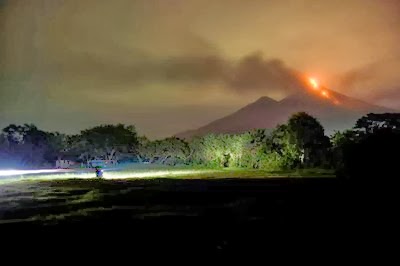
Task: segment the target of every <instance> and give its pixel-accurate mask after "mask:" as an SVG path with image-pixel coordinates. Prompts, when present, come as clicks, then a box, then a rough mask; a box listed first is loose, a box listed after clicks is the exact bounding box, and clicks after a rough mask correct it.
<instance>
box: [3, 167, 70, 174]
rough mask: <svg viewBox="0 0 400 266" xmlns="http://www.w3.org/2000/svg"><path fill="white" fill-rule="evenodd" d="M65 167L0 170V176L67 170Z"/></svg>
mask: <svg viewBox="0 0 400 266" xmlns="http://www.w3.org/2000/svg"><path fill="white" fill-rule="evenodd" d="M68 171H69V170H65V169H39V170H15V169H10V170H0V176H13V175H29V174H49V173H63V172H68Z"/></svg>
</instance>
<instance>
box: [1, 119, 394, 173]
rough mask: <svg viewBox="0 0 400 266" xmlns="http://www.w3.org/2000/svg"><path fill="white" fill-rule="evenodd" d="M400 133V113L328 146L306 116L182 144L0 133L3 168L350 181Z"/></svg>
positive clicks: (94, 131) (112, 133) (90, 133)
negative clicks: (334, 173) (323, 173)
mask: <svg viewBox="0 0 400 266" xmlns="http://www.w3.org/2000/svg"><path fill="white" fill-rule="evenodd" d="M399 129H400V115H399V114H368V115H366V116H364V117H362V118H360V119H359V120H358V121H357V123H356V124H355V126H354V128H352V129H349V130H347V131H344V132H336V133H335V134H334V135H333V136H331V138H330V139H329V138H328V137H327V136H325V134H324V128H323V127H322V126H321V124H320V123H319V122H318V121H317V119H315V118H314V117H312V116H310V115H308V114H307V113H304V112H301V113H296V114H293V115H292V116H291V117H290V118H289V119H288V121H287V123H286V124H283V125H278V126H277V127H276V128H275V129H274V130H272V132H271V131H268V130H265V129H258V130H253V131H249V132H245V133H242V134H209V135H205V136H201V137H195V138H193V139H190V140H188V141H186V140H182V139H179V138H176V137H170V138H166V139H162V140H154V141H151V140H148V139H147V138H146V137H144V136H142V137H139V136H138V135H137V133H136V130H135V127H134V126H126V125H122V124H118V125H101V126H97V127H93V128H90V129H86V130H83V131H81V132H80V134H77V135H71V136H66V135H63V134H60V133H57V132H56V133H52V132H46V131H43V130H40V129H38V128H37V127H36V126H34V125H27V124H25V125H9V126H8V127H6V128H4V129H3V131H2V134H0V167H5V166H8V167H16V166H18V167H40V166H49V165H54V162H55V160H56V159H57V158H61V159H62V158H69V159H70V160H73V161H76V162H84V163H86V162H88V161H89V160H92V159H104V160H116V161H119V162H122V161H124V160H128V161H129V160H130V161H135V162H138V163H152V164H166V165H182V164H186V165H193V166H205V167H215V168H223V167H235V168H253V169H267V170H281V169H293V168H311V167H324V168H335V169H337V170H338V172H339V173H340V174H342V175H349V176H351V175H352V173H353V172H354V171H357V170H355V169H356V167H357V165H359V164H360V162H359V161H357V158H358V159H359V158H364V157H365V156H367V158H364V161H371V158H374V157H373V156H372V155H371V154H370V153H369V152H368V149H369V147H370V146H371V145H372V146H371V147H372V148H374V149H376V151H377V153H376V154H379V153H380V154H379V156H381V158H385V157H384V155H385V154H384V151H383V150H379V147H380V146H379V145H378V144H377V143H378V142H377V139H380V138H382V140H380V141H381V143H382V145H383V146H382V145H381V146H382V147H383V148H384V149H392V148H393V147H397V146H396V145H397V143H398V139H399V136H400V133H399ZM383 138H386V139H383ZM387 140H390V141H391V143H392V144H390V143H389V142H388V141H387ZM385 143H386V144H387V146H388V147H384V145H385ZM368 145H369V146H368ZM373 145H376V147H375V146H373ZM386 154H387V153H386ZM375 160H376V161H382V160H380V159H379V158H375ZM386 160H388V161H390V158H386ZM371 163H372V162H371ZM360 167H361V166H360Z"/></svg>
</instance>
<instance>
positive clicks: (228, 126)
mask: <svg viewBox="0 0 400 266" xmlns="http://www.w3.org/2000/svg"><path fill="white" fill-rule="evenodd" d="M321 91H322V92H323V95H321ZM296 112H306V113H308V114H310V115H312V116H314V117H316V118H317V119H318V120H319V121H320V123H321V124H322V125H323V126H324V128H325V132H326V134H327V135H330V134H332V133H333V132H334V131H335V130H344V129H350V128H352V127H353V126H354V124H355V122H356V121H357V119H358V118H360V117H361V116H363V115H366V114H368V113H392V112H396V111H395V110H392V109H389V108H385V107H382V106H377V105H373V104H369V103H366V102H363V101H361V100H357V99H354V98H351V97H348V96H346V95H343V94H341V93H338V92H335V91H332V90H328V89H326V88H321V90H320V91H318V92H317V91H313V90H304V91H299V92H297V93H295V94H292V95H290V96H288V97H286V98H284V99H282V100H281V101H275V100H274V99H271V98H269V97H266V96H264V97H261V98H259V99H258V100H257V101H255V102H253V103H251V104H249V105H246V106H245V107H243V108H241V109H239V110H238V111H236V112H234V113H232V114H230V115H228V116H225V117H223V118H220V119H218V120H215V121H213V122H211V123H209V124H207V125H205V126H203V127H200V128H198V129H195V130H188V131H185V132H181V133H178V134H176V135H175V136H176V137H178V138H183V139H190V138H193V137H195V136H203V135H206V134H210V133H214V134H222V133H224V134H230V133H241V132H245V131H249V130H252V129H260V128H263V129H271V130H272V129H273V128H275V127H276V126H277V125H278V124H283V123H286V121H287V120H288V118H289V117H290V116H291V115H292V114H293V113H296Z"/></svg>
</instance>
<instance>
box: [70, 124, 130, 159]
mask: <svg viewBox="0 0 400 266" xmlns="http://www.w3.org/2000/svg"><path fill="white" fill-rule="evenodd" d="M67 142H68V146H69V148H68V152H69V153H70V154H76V155H78V157H79V158H80V159H81V160H83V161H88V160H90V159H95V158H98V159H108V160H111V159H115V160H118V159H119V156H120V154H123V153H131V154H135V153H136V150H137V148H138V138H137V133H136V130H135V127H134V126H125V125H123V124H118V125H101V126H96V127H93V128H90V129H86V130H83V131H81V133H80V134H79V135H75V136H71V137H69V139H68V141H67Z"/></svg>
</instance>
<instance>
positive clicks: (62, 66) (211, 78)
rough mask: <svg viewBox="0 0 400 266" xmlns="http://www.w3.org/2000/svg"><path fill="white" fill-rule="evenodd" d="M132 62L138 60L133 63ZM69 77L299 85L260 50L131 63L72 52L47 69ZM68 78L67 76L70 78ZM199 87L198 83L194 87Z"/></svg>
mask: <svg viewBox="0 0 400 266" xmlns="http://www.w3.org/2000/svg"><path fill="white" fill-rule="evenodd" d="M134 61H139V62H138V63H135V62H134ZM46 69H47V70H48V71H50V72H52V75H51V76H57V72H59V73H60V74H62V75H64V76H65V75H70V76H71V77H81V78H82V77H83V78H91V79H92V78H95V79H96V80H108V81H115V82H122V83H126V82H128V83H130V84H131V85H132V87H131V89H135V88H140V86H134V85H143V84H149V83H150V84H151V83H163V84H167V85H168V86H169V85H173V84H175V85H176V84H182V83H183V84H193V85H202V86H204V89H207V85H209V84H213V85H218V86H220V88H221V89H229V90H233V91H234V92H237V93H246V92H250V91H252V92H255V91H259V92H263V93H267V94H268V92H276V91H280V92H283V93H286V94H287V93H290V92H293V91H295V90H296V89H298V88H299V86H301V83H300V82H299V78H298V73H297V72H296V71H295V70H293V69H291V68H290V67H288V66H287V65H286V64H285V63H284V62H283V61H282V60H280V59H266V58H264V57H263V55H262V53H260V52H255V53H250V54H249V55H247V56H244V57H242V58H240V59H238V60H232V59H229V58H224V57H222V56H219V55H199V56H195V55H186V56H174V57H167V58H151V57H150V56H142V57H141V58H140V59H139V60H137V58H136V60H133V63H130V64H121V63H118V62H113V61H112V60H109V58H103V57H101V56H96V55H95V54H91V53H84V54H81V55H71V56H69V57H68V59H67V60H65V61H61V62H58V63H55V64H53V65H50V66H48V67H47V68H46ZM71 77H69V78H71ZM195 87H198V86H195Z"/></svg>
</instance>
